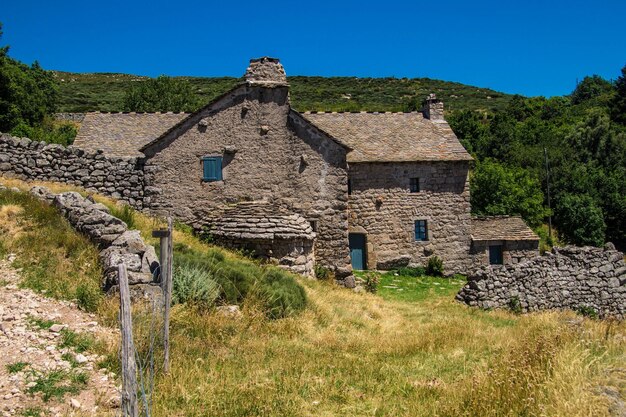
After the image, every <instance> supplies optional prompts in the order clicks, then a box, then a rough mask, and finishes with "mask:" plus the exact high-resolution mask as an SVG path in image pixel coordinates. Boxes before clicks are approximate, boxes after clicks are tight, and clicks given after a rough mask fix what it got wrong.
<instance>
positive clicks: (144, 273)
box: [31, 187, 160, 297]
mask: <svg viewBox="0 0 626 417" xmlns="http://www.w3.org/2000/svg"><path fill="white" fill-rule="evenodd" d="M31 194H33V195H34V196H35V197H37V198H38V199H40V200H42V201H45V202H47V203H49V204H52V205H54V206H55V207H56V208H58V209H59V211H60V212H61V213H62V214H63V215H64V216H65V217H66V218H67V220H68V221H69V222H70V224H71V225H72V226H73V227H74V228H75V229H76V230H78V231H80V232H81V233H83V234H84V235H85V236H87V237H88V238H89V239H90V240H91V241H92V242H94V243H96V244H97V245H98V247H99V248H100V249H101V251H100V261H101V263H102V266H103V269H104V276H103V281H102V287H103V289H104V290H105V291H107V290H108V291H109V292H115V291H117V288H118V276H117V268H118V265H119V264H125V265H126V269H127V271H128V281H129V284H130V285H131V292H132V293H133V294H134V296H135V297H137V296H138V295H139V296H142V297H145V296H149V297H154V296H158V295H159V294H160V287H159V286H158V285H156V284H157V282H156V280H155V278H154V277H155V276H158V271H157V269H158V268H159V260H158V258H157V255H156V252H155V250H154V247H152V246H150V245H148V244H146V243H145V242H144V241H143V239H142V238H141V236H140V234H139V231H138V230H128V226H127V225H126V223H124V222H123V221H122V220H120V219H118V218H117V217H114V216H113V215H111V214H110V213H109V210H108V208H107V207H106V206H104V205H102V204H99V203H95V202H93V201H91V200H90V199H88V198H85V197H83V196H81V195H80V194H79V193H76V192H66V193H61V194H54V193H52V192H50V190H48V189H47V188H45V187H33V188H32V189H31Z"/></svg>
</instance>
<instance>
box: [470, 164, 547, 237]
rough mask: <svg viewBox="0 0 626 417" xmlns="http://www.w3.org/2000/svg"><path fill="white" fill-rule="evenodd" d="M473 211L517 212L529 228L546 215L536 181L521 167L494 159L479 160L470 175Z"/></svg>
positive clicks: (486, 212) (540, 221)
mask: <svg viewBox="0 0 626 417" xmlns="http://www.w3.org/2000/svg"><path fill="white" fill-rule="evenodd" d="M470 195H471V203H472V212H473V213H474V214H479V215H520V216H522V218H523V219H524V220H525V221H526V222H527V223H528V224H529V225H530V226H532V227H536V226H539V225H540V224H541V223H542V222H543V220H544V218H545V217H546V216H547V215H548V210H547V209H546V208H545V207H544V206H543V193H542V192H541V184H540V183H539V180H538V179H536V178H534V177H532V176H531V175H530V174H529V172H528V171H526V170H524V169H522V168H516V167H507V166H505V165H502V164H500V163H498V162H496V161H493V160H489V159H487V160H485V161H483V162H478V163H477V164H476V166H475V168H474V170H473V171H472V175H471V178H470Z"/></svg>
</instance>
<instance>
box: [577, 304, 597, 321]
mask: <svg viewBox="0 0 626 417" xmlns="http://www.w3.org/2000/svg"><path fill="white" fill-rule="evenodd" d="M576 312H577V313H578V314H580V315H581V316H584V317H589V318H590V319H597V318H598V312H597V311H596V309H595V308H593V307H591V306H585V305H581V306H579V307H578V308H577V309H576Z"/></svg>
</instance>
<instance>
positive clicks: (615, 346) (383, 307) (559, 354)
mask: <svg viewBox="0 0 626 417" xmlns="http://www.w3.org/2000/svg"><path fill="white" fill-rule="evenodd" d="M59 191H60V190H59ZM98 200H99V201H103V202H105V204H107V202H106V201H104V200H102V199H100V198H98ZM110 203H111V202H110V201H109V202H108V204H110ZM135 220H136V225H137V226H138V227H139V229H140V230H142V232H143V233H144V236H147V234H148V233H149V231H150V230H152V229H154V228H156V227H158V226H160V225H162V223H161V222H160V221H158V220H153V219H149V218H147V217H145V216H142V215H140V214H138V215H137V217H136V219H135ZM175 239H176V241H177V242H179V243H182V244H184V245H187V246H189V247H193V248H194V249H197V250H199V251H200V250H206V246H205V245H204V244H202V243H200V242H198V241H197V240H196V239H195V238H193V237H191V236H189V235H188V234H186V233H183V232H180V231H177V232H176V234H175ZM229 256H233V257H234V258H235V257H236V255H234V254H233V255H229ZM301 283H302V284H303V285H305V287H306V290H307V295H308V298H309V300H310V306H309V308H308V309H307V310H306V311H305V312H303V313H302V314H300V315H299V316H297V317H292V318H287V319H282V320H275V321H271V320H267V319H266V317H265V315H264V314H263V313H262V312H261V311H260V309H259V308H258V306H256V305H255V304H254V303H246V304H245V305H244V308H243V315H242V317H241V318H238V319H235V318H228V317H224V316H222V315H220V314H218V313H206V312H203V311H199V310H196V309H194V308H190V307H186V306H184V305H179V306H175V307H174V308H173V312H172V314H173V316H172V325H171V337H172V352H171V357H172V369H171V373H170V374H169V375H163V374H158V376H157V379H156V386H155V394H154V410H153V415H155V416H206V415H224V416H257V415H264V416H265V415H267V416H283V415H284V416H310V415H315V416H367V415H373V416H581V417H582V416H585V417H587V416H608V415H610V407H611V399H610V398H609V397H607V396H605V395H603V393H602V391H603V390H604V389H605V388H604V387H606V386H611V387H613V391H616V392H618V393H619V394H618V395H621V398H622V399H624V398H625V397H626V380H625V378H626V371H625V370H624V368H626V365H625V364H626V323H624V322H622V323H617V322H608V321H598V320H591V319H586V318H581V317H579V316H576V315H575V314H574V313H572V312H544V313H535V314H528V315H522V316H518V315H514V314H512V313H508V312H506V311H481V310H477V309H472V308H468V307H466V306H463V305H461V304H458V303H456V302H454V301H453V299H452V297H450V295H449V294H448V293H447V292H443V293H437V292H436V291H434V292H432V296H431V297H429V298H427V299H422V300H420V301H406V300H394V299H391V298H390V297H389V296H388V295H385V294H383V296H384V297H386V298H383V297H381V296H376V295H371V294H357V293H353V292H350V291H347V290H345V289H341V288H337V287H335V286H333V285H330V284H328V283H321V282H312V281H308V280H301ZM98 311H99V314H100V316H101V321H106V322H108V323H110V324H112V325H114V324H115V323H116V320H117V319H116V316H117V305H116V303H115V302H114V301H105V302H103V303H101V304H100V308H99V310H98ZM136 317H137V320H136V325H137V329H136V339H137V345H138V346H139V348H140V349H141V350H142V351H145V349H146V346H148V345H147V342H146V341H147V338H148V336H149V334H150V326H149V322H150V320H148V319H146V314H145V311H143V312H137V315H136ZM116 355H117V351H116V350H115V349H112V350H111V351H110V352H109V356H110V360H109V366H115V357H116ZM157 358H158V355H157Z"/></svg>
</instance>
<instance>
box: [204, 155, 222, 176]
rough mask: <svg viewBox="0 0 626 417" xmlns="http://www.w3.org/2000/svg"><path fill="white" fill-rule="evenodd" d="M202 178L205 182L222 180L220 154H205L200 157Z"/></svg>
mask: <svg viewBox="0 0 626 417" xmlns="http://www.w3.org/2000/svg"><path fill="white" fill-rule="evenodd" d="M202 180H203V181H207V182H211V181H221V180H222V157H221V156H205V157H204V158H202Z"/></svg>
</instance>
